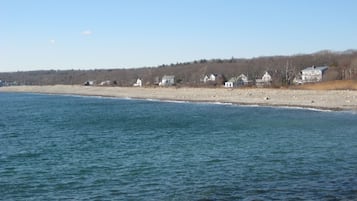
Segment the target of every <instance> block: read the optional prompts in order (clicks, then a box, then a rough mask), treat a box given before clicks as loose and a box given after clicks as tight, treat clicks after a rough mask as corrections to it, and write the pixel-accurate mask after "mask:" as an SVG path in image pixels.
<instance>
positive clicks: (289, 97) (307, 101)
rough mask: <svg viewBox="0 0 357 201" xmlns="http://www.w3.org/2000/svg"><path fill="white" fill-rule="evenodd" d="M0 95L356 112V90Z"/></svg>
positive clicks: (91, 90)
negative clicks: (187, 102)
mask: <svg viewBox="0 0 357 201" xmlns="http://www.w3.org/2000/svg"><path fill="white" fill-rule="evenodd" d="M0 92H28V93H45V94H69V95H84V96H106V97H119V98H137V99H157V100H170V101H191V102H219V103H233V104H241V105H261V106H284V107H303V108H316V109H324V110H354V111H357V91H354V90H293V89H258V88H246V89H245V88H243V89H226V88H173V87H169V88H160V87H157V88H135V87H87V86H80V85H53V86H11V87H0Z"/></svg>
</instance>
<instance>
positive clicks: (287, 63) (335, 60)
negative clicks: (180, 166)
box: [0, 50, 357, 87]
mask: <svg viewBox="0 0 357 201" xmlns="http://www.w3.org/2000/svg"><path fill="white" fill-rule="evenodd" d="M313 65H315V66H325V65H326V66H329V69H328V71H327V73H326V76H325V78H324V79H325V80H343V79H357V50H348V51H344V52H332V51H320V52H317V53H313V54H300V55H292V56H267V57H257V58H251V59H238V58H233V57H232V58H230V59H210V60H207V59H201V60H197V61H191V62H183V63H175V64H163V65H160V66H157V67H143V68H132V69H96V70H39V71H21V72H11V73H0V80H2V81H5V82H12V83H16V84H19V85H55V84H65V85H72V84H83V83H84V82H86V81H88V80H95V81H97V83H100V82H101V81H106V80H110V81H111V83H112V84H113V85H116V86H132V85H133V83H135V82H136V79H137V78H140V79H141V80H142V81H143V85H144V86H153V85H155V84H157V81H158V80H159V79H161V77H162V76H164V75H175V80H176V84H177V85H182V86H192V87H195V86H202V85H203V83H202V78H203V77H204V76H205V75H209V74H219V75H222V77H224V79H222V80H221V81H222V82H224V81H225V80H227V79H229V78H231V77H234V76H238V75H240V74H242V73H243V74H245V75H247V76H248V78H249V79H251V80H254V79H256V78H260V77H261V76H262V75H263V74H264V72H265V71H268V72H269V73H270V74H271V75H272V77H273V85H274V86H282V85H289V84H292V80H293V79H294V78H295V77H297V76H299V73H300V72H301V70H302V69H304V68H306V67H309V66H313ZM218 84H221V83H218Z"/></svg>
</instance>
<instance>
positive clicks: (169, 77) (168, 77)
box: [162, 75, 175, 80]
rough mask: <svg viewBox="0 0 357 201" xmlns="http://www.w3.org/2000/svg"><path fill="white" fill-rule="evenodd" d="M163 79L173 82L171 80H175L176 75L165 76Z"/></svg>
mask: <svg viewBox="0 0 357 201" xmlns="http://www.w3.org/2000/svg"><path fill="white" fill-rule="evenodd" d="M162 79H165V80H171V79H175V76H174V75H164V76H163V77H162Z"/></svg>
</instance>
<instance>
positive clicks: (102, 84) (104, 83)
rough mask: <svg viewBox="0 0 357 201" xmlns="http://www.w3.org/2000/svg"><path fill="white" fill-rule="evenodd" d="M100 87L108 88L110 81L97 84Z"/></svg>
mask: <svg viewBox="0 0 357 201" xmlns="http://www.w3.org/2000/svg"><path fill="white" fill-rule="evenodd" d="M99 85H100V86H108V85H110V80H105V81H103V82H101V83H100V84H99Z"/></svg>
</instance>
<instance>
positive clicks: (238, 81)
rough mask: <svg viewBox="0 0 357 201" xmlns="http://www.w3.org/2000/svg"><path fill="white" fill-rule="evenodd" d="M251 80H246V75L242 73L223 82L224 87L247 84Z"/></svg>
mask: <svg viewBox="0 0 357 201" xmlns="http://www.w3.org/2000/svg"><path fill="white" fill-rule="evenodd" d="M251 82H252V81H249V80H248V77H247V76H246V75H244V74H240V75H239V76H237V77H232V78H231V79H229V80H228V81H227V82H225V83H224V87H228V88H230V87H239V86H246V85H249V83H251Z"/></svg>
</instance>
